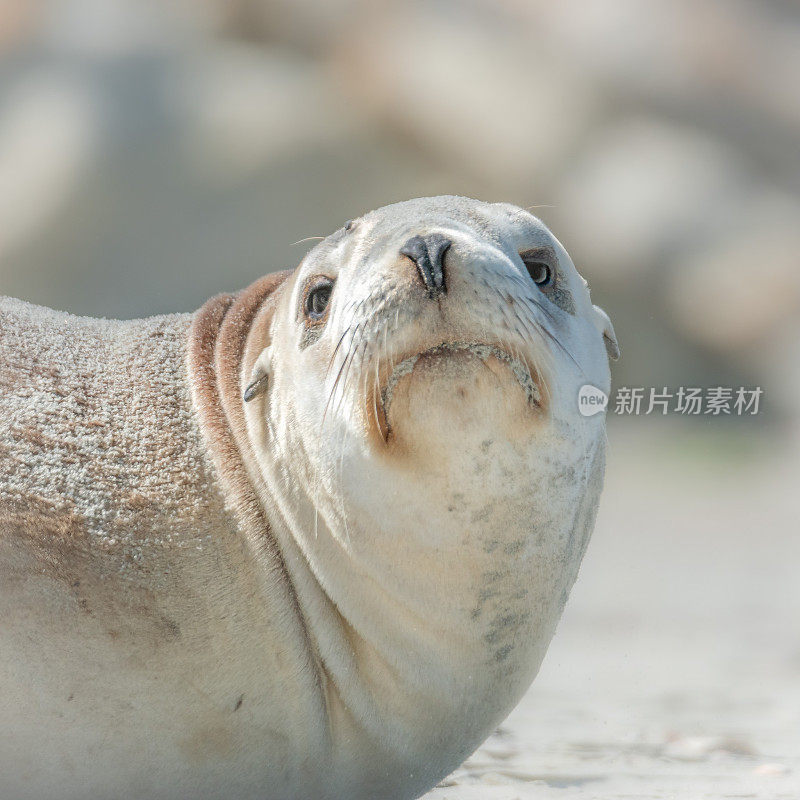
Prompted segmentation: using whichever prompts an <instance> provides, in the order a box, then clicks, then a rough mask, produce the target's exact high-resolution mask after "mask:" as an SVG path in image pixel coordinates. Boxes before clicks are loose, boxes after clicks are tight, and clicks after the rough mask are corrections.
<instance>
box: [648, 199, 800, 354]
mask: <svg viewBox="0 0 800 800" xmlns="http://www.w3.org/2000/svg"><path fill="white" fill-rule="evenodd" d="M746 208H747V211H748V213H747V214H744V213H743V214H742V218H741V224H740V225H738V226H736V229H735V231H731V233H730V235H729V236H728V237H726V238H725V239H721V240H719V241H715V242H714V244H713V246H712V247H711V248H709V249H708V250H707V251H705V252H703V253H702V254H699V255H697V256H695V257H693V258H689V259H687V260H685V261H683V262H680V263H678V264H676V266H675V269H674V270H673V271H672V273H671V275H670V276H669V280H665V281H664V282H663V285H664V288H665V291H666V298H667V305H668V308H669V310H670V312H671V313H672V314H673V315H674V318H675V321H676V323H677V325H678V326H679V327H680V330H681V331H682V332H683V334H684V335H685V336H688V337H690V338H693V339H694V340H695V341H697V342H699V343H701V344H702V345H704V346H706V347H708V348H711V349H713V350H717V351H719V352H724V353H728V354H735V353H737V351H742V350H745V349H750V350H757V351H758V352H759V353H760V352H761V351H762V350H763V348H764V347H769V348H771V349H780V348H781V342H780V341H775V340H776V339H778V340H780V339H781V338H782V337H781V336H780V334H779V332H780V330H781V328H782V327H783V326H784V325H785V324H786V321H787V320H788V319H791V318H794V317H796V316H797V315H799V314H800V229H798V227H797V221H798V220H800V204H798V203H795V202H793V201H792V200H791V199H789V198H780V197H769V198H764V199H762V200H761V202H757V201H756V202H751V203H747V204H746Z"/></svg>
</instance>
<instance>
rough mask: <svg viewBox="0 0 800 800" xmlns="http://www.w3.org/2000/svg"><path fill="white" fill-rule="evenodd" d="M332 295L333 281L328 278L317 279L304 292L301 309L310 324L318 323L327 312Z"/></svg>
mask: <svg viewBox="0 0 800 800" xmlns="http://www.w3.org/2000/svg"><path fill="white" fill-rule="evenodd" d="M332 294H333V281H332V280H330V278H318V279H317V280H316V281H315V283H314V284H313V286H311V288H310V289H309V290H308V291H307V292H306V297H305V301H304V303H303V308H304V311H305V314H306V316H307V317H308V318H309V319H310V320H311V321H312V322H319V321H320V320H321V319H322V318H323V317H324V316H325V312H326V311H327V310H328V304H329V303H330V301H331V295H332Z"/></svg>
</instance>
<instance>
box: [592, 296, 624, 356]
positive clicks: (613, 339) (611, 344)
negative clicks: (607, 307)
mask: <svg viewBox="0 0 800 800" xmlns="http://www.w3.org/2000/svg"><path fill="white" fill-rule="evenodd" d="M594 313H595V317H596V325H597V329H598V330H599V331H600V332H601V333H602V334H603V342H604V343H605V346H606V353H608V357H609V358H610V359H611V360H612V361H616V360H617V359H618V358H619V344H617V334H616V333H614V326H613V325H612V324H611V320H610V319H609V318H608V314H606V312H605V311H603V309H602V308H600V306H594Z"/></svg>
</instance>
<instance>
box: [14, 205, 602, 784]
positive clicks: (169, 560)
mask: <svg viewBox="0 0 800 800" xmlns="http://www.w3.org/2000/svg"><path fill="white" fill-rule="evenodd" d="M430 230H434V231H435V233H436V236H438V237H439V238H438V239H435V238H429V239H427V240H426V241H425V242H423V244H422V245H421V244H420V243H419V241H417V240H418V239H420V235H419V234H420V233H424V234H425V235H426V236H427V235H428V233H429V232H430ZM415 235H416V236H415ZM445 236H446V237H447V238H446V239H445V238H444V237H445ZM409 237H411V238H410V239H409ZM406 240H408V241H411V243H412V244H411V245H409V246H408V247H405V248H404V247H403V243H404V242H405V241H406ZM426 242H427V243H426ZM437 242H439V243H440V244H441V243H442V242H446V245H442V246H441V247H439V251H436V250H435V248H436V247H437V246H438V245H437V244H436V243H437ZM442 247H443V248H444V249H442ZM541 247H545V249H547V248H549V251H548V252H551V253H555V256H552V255H551V256H547V257H548V258H551V257H552V258H555V261H554V262H553V263H554V264H555V263H556V262H557V267H556V266H554V267H553V269H554V270H555V269H557V271H558V282H557V283H556V282H555V280H554V282H553V283H552V285H549V286H548V287H547V288H546V290H545V289H542V292H543V294H542V295H541V297H539V295H538V294H537V292H538V289H537V287H536V286H535V285H534V284H533V283H530V279H529V278H528V277H527V276H526V274H525V273H524V267H523V268H522V269H520V264H519V263H517V261H516V260H515V254H517V253H519V252H523V254H526V253H530V252H534V251H536V252H538V250H537V248H541ZM420 248H421V249H420ZM426 248H427V249H426ZM559 248H560V245H557V242H555V241H554V240H552V237H551V235H550V234H549V232H547V231H546V229H544V227H543V226H541V223H538V221H536V220H535V219H534V218H533V217H530V215H527V214H525V212H522V211H520V210H519V209H514V208H513V207H510V206H498V207H495V206H487V205H486V204H479V203H476V202H475V201H467V200H464V199H462V198H432V199H431V198H428V199H423V200H419V201H413V202H410V203H406V204H399V205H397V206H393V207H392V206H390V207H388V208H387V209H381V210H379V211H377V212H372V214H370V215H366V216H365V217H364V218H362V219H361V220H359V221H358V222H357V223H355V224H354V225H348V226H347V227H346V228H345V229H342V230H341V231H339V232H337V233H336V234H334V235H333V236H331V237H329V239H328V240H326V241H325V242H323V243H322V244H321V245H320V246H318V247H317V248H315V249H314V250H313V251H312V252H311V253H310V254H309V256H308V257H307V258H306V259H305V260H304V262H303V264H301V266H300V267H298V269H297V270H296V271H294V272H293V273H281V274H278V275H275V276H268V277H267V278H264V279H262V280H261V281H258V282H256V283H255V284H254V285H253V286H251V287H249V288H248V289H247V290H245V291H244V292H242V293H240V294H239V295H236V296H222V297H219V298H215V299H214V300H211V301H209V303H207V304H206V306H204V307H203V309H201V310H200V311H198V312H197V313H196V314H194V315H174V316H168V317H158V318H152V319H148V320H138V321H130V322H118V321H105V320H89V319H80V318H75V317H71V316H69V315H66V314H61V313H58V312H53V311H49V310H47V309H41V308H36V307H34V306H30V305H28V304H25V303H22V302H20V301H16V300H10V299H2V300H0V326H1V327H0V389H2V391H1V392H0V720H1V721H2V722H3V726H2V729H0V797H3V798H8V800H17V798H19V799H20V800H22V798H26V799H27V798H37V800H48V798H53V800H55V799H56V798H58V800H69V799H70V798H85V797H104V798H106V797H107V798H120V799H121V800H122V799H124V800H127V798H185V797H194V798H230V797H236V798H237V800H240V799H241V800H244V799H245V798H274V800H289V799H290V798H297V799H298V800H299V798H309V797H314V798H331V800H333V798H376V797H381V798H405V797H408V798H410V797H415V796H418V795H419V794H420V793H422V792H423V791H425V790H426V789H427V788H428V787H430V786H431V785H433V783H435V781H436V780H438V779H440V778H441V777H442V776H444V775H445V774H447V773H448V772H449V771H451V770H452V769H453V768H455V767H456V766H457V765H458V763H460V761H461V760H463V758H465V757H466V756H467V755H468V754H469V753H470V752H471V751H472V750H473V749H474V748H475V747H476V746H477V745H478V744H479V743H480V742H481V741H482V740H483V738H485V736H486V735H488V733H490V732H491V730H492V728H493V727H494V726H495V725H496V724H497V723H498V722H499V721H500V720H502V718H503V717H504V716H505V715H506V714H507V713H508V711H509V710H510V709H511V708H512V707H513V705H514V704H515V703H516V701H517V700H518V699H519V697H520V696H521V694H522V692H524V690H525V689H526V688H527V686H528V685H529V683H530V681H531V680H532V679H533V677H534V675H535V673H536V671H537V669H538V666H539V663H540V662H541V659H542V657H543V656H544V652H545V650H546V647H547V644H548V643H549V640H550V637H551V636H552V633H553V631H554V629H555V625H556V623H557V621H558V618H559V616H560V613H561V609H562V608H563V605H564V602H565V601H566V597H567V594H568V592H569V588H570V587H571V585H572V583H573V581H574V579H575V576H576V573H577V569H578V566H579V563H580V560H581V557H582V555H583V552H584V550H585V547H586V543H587V541H588V537H589V534H590V532H591V527H592V524H593V520H594V515H595V511H596V507H597V502H598V499H599V494H600V489H601V485H602V474H603V464H604V445H605V432H604V426H603V421H602V415H598V416H596V417H593V418H584V417H581V416H580V415H579V414H578V411H577V392H578V388H579V387H580V385H582V383H586V382H592V383H593V384H594V385H596V386H598V388H601V389H605V390H607V389H608V367H607V363H606V359H605V351H604V345H603V335H604V332H605V337H606V340H607V341H608V340H609V338H611V339H613V331H610V329H609V327H608V326H607V325H605V322H604V321H603V319H602V318H600V317H598V316H596V314H595V312H594V311H592V310H591V309H592V307H591V304H590V303H588V293H587V294H586V296H585V297H583V295H582V294H581V291H585V290H582V288H581V285H580V284H579V283H578V281H579V280H580V279H579V277H578V276H577V273H574V275H572V272H574V267H571V262H569V261H568V257H567V256H566V253H564V252H563V249H559ZM404 249H405V250H407V251H408V252H409V253H410V254H411V255H406V254H404V252H403V250H404ZM445 251H446V253H445ZM442 253H445V255H444V257H442ZM538 257H539V256H537V258H538ZM542 257H543V258H544V256H542ZM565 259H566V260H565ZM569 268H571V269H572V272H569ZM437 270H438V271H437ZM562 271H563V275H562ZM531 274H534V273H531ZM537 274H538V273H537ZM526 280H527V281H528V282H527V283H526ZM321 281H322V282H323V283H324V282H327V283H325V286H328V285H329V288H330V287H333V288H332V289H331V292H329V293H328V300H327V303H326V305H325V308H324V310H323V312H322V313H321V314H320V315H319V316H317V315H316V312H315V311H314V308H315V306H314V303H309V299H308V298H309V297H310V296H311V295H313V293H314V292H318V291H319V286H320V285H321V283H320V282H321ZM528 283H530V285H528ZM317 297H318V299H319V298H320V297H322V298H323V299H322V300H319V303H320V305H322V302H323V300H324V297H323V296H322V295H318V296H317ZM315 302H316V301H315ZM545 302H546V303H547V304H548V305H547V306H544V305H543V304H544V303H545ZM550 306H552V308H550ZM542 308H544V309H545V310H544V311H542V310H541V309H542ZM597 313H599V312H597ZM537 315H538V316H537ZM542 315H543V316H542ZM537 326H540V327H541V328H542V330H544V329H545V328H546V329H548V331H547V334H546V335H545V334H543V333H539V332H538V327H537ZM554 338H558V339H560V340H562V341H559V342H558V343H557V344H554ZM248 387H251V388H250V390H249V391H248ZM252 387H255V389H254V388H252ZM245 394H247V396H248V398H249V402H246V401H245V400H244V399H243V396H244V395H245Z"/></svg>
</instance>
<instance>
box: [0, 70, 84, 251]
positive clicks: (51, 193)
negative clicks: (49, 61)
mask: <svg viewBox="0 0 800 800" xmlns="http://www.w3.org/2000/svg"><path fill="white" fill-rule="evenodd" d="M2 100H3V103H2V114H1V115H0V219H2V225H0V262H2V259H3V258H5V257H7V256H8V254H9V253H11V252H13V251H14V249H15V248H17V247H19V246H20V245H21V244H23V243H24V242H25V241H26V240H27V239H29V238H30V237H31V236H34V235H35V234H36V233H37V232H38V231H39V229H40V228H41V227H42V226H44V225H46V224H47V222H48V221H49V220H50V219H51V218H52V216H53V215H54V214H55V213H56V212H57V211H58V210H59V209H60V208H61V207H62V206H63V204H64V203H66V201H67V199H68V198H69V196H70V194H71V192H73V191H74V190H75V187H76V185H77V183H78V181H79V180H80V178H81V177H82V176H83V175H84V174H85V172H86V170H87V169H88V166H89V159H90V156H91V154H92V152H93V149H94V146H95V145H96V141H97V125H98V120H97V111H98V109H97V107H96V103H95V102H94V98H92V96H91V94H90V92H88V91H87V88H86V87H85V86H83V85H81V84H80V83H78V82H77V81H75V80H71V79H69V78H66V77H63V76H60V75H58V74H57V73H56V72H54V71H46V70H45V71H41V72H38V73H34V74H32V75H30V76H28V77H27V78H26V79H25V80H22V81H19V82H18V83H17V84H16V85H14V87H13V89H12V90H11V92H9V93H8V94H7V95H6V96H5V97H3V98H2Z"/></svg>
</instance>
